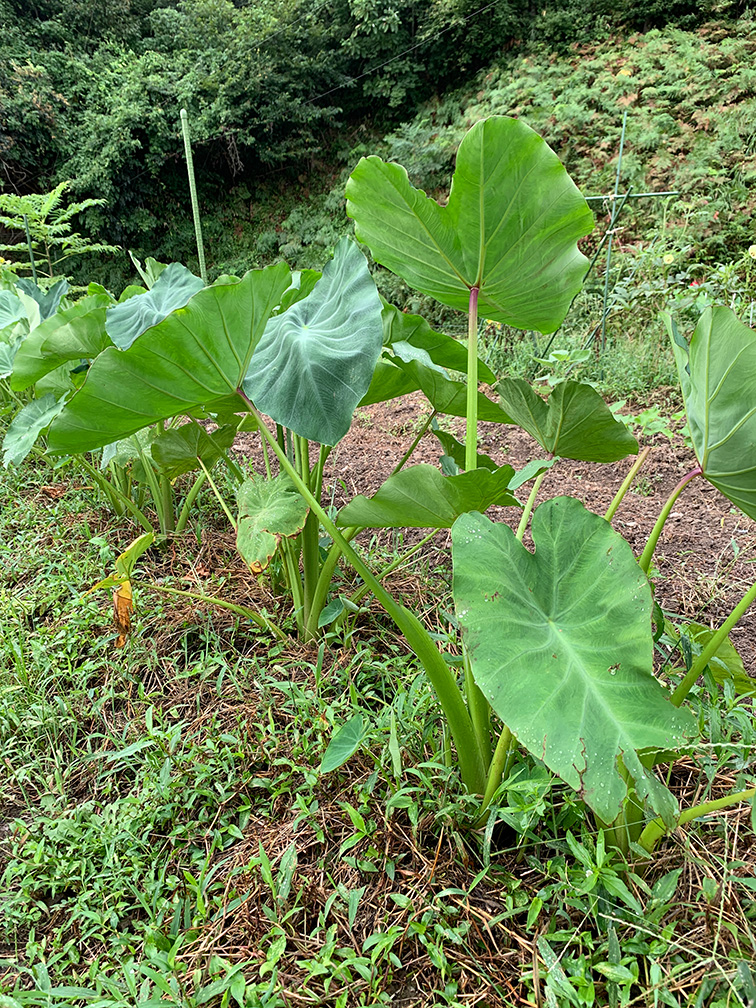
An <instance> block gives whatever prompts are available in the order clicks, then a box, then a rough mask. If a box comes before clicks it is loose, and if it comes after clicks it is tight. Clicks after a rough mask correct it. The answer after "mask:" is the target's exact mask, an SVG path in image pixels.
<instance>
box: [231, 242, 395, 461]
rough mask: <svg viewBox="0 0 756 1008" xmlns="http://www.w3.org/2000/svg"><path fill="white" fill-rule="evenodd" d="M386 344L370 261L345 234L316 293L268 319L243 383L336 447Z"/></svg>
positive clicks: (282, 418) (259, 400)
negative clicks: (368, 262)
mask: <svg viewBox="0 0 756 1008" xmlns="http://www.w3.org/2000/svg"><path fill="white" fill-rule="evenodd" d="M382 345H383V323H382V321H381V301H380V298H379V296H378V291H377V290H376V287H375V283H374V282H373V278H372V277H371V276H370V271H369V270H368V267H367V261H366V259H365V257H364V255H363V254H362V253H361V252H360V250H359V249H358V248H357V246H356V245H355V244H354V242H351V241H349V240H348V239H342V240H341V241H340V242H339V244H338V245H337V246H336V251H335V253H334V257H333V259H332V260H331V262H329V263H328V264H327V265H326V267H325V269H324V270H323V275H322V277H321V278H320V280H318V282H317V283H316V284H315V286H314V288H313V290H312V293H311V294H310V295H309V296H308V297H307V298H305V299H304V300H303V301H297V302H296V303H295V304H293V305H292V306H291V308H289V309H288V310H287V311H285V312H283V313H282V314H281V315H276V316H275V317H274V318H272V319H271V320H270V321H269V322H268V325H267V327H266V329H265V333H264V334H263V337H262V339H261V340H260V342H259V344H258V346H257V349H256V350H255V353H254V356H253V357H252V361H251V363H250V366H249V369H248V371H247V375H246V377H245V379H244V383H243V386H242V388H243V390H244V394H245V395H247V396H248V397H249V398H250V399H251V400H252V401H253V402H254V404H255V406H257V408H258V409H259V410H261V411H262V412H263V413H267V415H268V416H269V417H271V418H272V419H273V420H275V421H276V423H279V424H282V425H283V426H284V427H288V428H289V429H290V430H293V431H294V432H295V433H297V434H299V435H301V436H302V437H305V438H307V439H308V440H310V441H317V442H319V443H320V444H327V445H334V444H337V443H338V442H339V441H340V440H341V439H342V438H343V437H344V435H345V434H346V432H347V431H348V430H349V425H350V424H351V422H352V414H353V413H354V411H355V409H356V407H357V404H358V403H359V401H360V400H361V399H362V397H363V396H364V395H365V393H366V392H367V390H368V388H369V386H370V380H371V378H372V376H373V371H374V369H375V365H376V361H377V360H378V357H379V355H380V353H381V348H382Z"/></svg>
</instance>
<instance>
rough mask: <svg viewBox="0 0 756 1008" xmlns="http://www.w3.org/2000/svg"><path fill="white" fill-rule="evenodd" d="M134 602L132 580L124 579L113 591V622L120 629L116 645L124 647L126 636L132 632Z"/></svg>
mask: <svg viewBox="0 0 756 1008" xmlns="http://www.w3.org/2000/svg"><path fill="white" fill-rule="evenodd" d="M133 608H134V602H133V598H132V594H131V582H130V581H124V582H123V584H122V585H119V586H118V588H116V589H114V591H113V623H114V624H115V628H116V630H117V631H118V637H117V638H116V642H115V646H116V647H117V648H122V647H123V646H124V644H125V643H126V638H127V637H128V636H129V634H130V633H131V612H132V610H133Z"/></svg>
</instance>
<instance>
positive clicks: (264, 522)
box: [236, 473, 307, 574]
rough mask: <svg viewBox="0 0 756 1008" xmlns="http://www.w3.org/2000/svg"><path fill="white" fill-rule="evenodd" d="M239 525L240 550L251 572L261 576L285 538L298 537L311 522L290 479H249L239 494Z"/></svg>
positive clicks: (238, 544) (303, 503)
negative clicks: (307, 523) (308, 521)
mask: <svg viewBox="0 0 756 1008" xmlns="http://www.w3.org/2000/svg"><path fill="white" fill-rule="evenodd" d="M236 499H237V502H238V505H239V523H238V526H237V529H236V548H237V549H238V550H239V553H240V555H241V557H242V559H243V560H244V562H245V563H246V564H248V565H249V568H250V570H251V571H252V572H253V573H254V574H260V573H262V571H264V570H265V568H266V567H267V566H268V564H269V563H270V561H271V560H272V559H273V555H274V554H275V552H276V549H277V548H278V544H279V542H280V541H281V539H282V538H284V537H287V538H288V537H291V536H295V535H297V534H298V533H299V532H301V531H302V529H303V528H304V525H305V521H306V520H307V503H306V502H305V501H304V499H303V498H302V497H301V495H300V494H299V492H298V491H297V489H296V487H295V486H294V484H293V483H292V481H291V480H290V479H289V477H288V476H287V475H286V473H279V475H278V476H276V477H274V478H273V479H270V480H266V479H263V478H262V477H251V478H250V479H246V480H245V481H244V482H243V483H242V485H241V486H240V487H239V490H238V491H237V494H236Z"/></svg>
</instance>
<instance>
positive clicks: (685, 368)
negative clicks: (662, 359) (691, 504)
mask: <svg viewBox="0 0 756 1008" xmlns="http://www.w3.org/2000/svg"><path fill="white" fill-rule="evenodd" d="M664 320H665V323H666V326H667V330H668V332H669V334H670V337H671V339H672V349H673V350H674V353H675V359H676V361H677V370H678V373H679V375H680V385H681V387H682V393H683V398H684V399H685V411H686V413H687V415H688V427H689V429H690V437H691V440H692V441H693V448H694V450H695V453H696V458H697V459H698V461H699V464H700V466H701V469H702V470H703V474H704V476H705V477H706V479H707V480H708V481H709V482H710V483H713V484H714V486H715V487H716V488H717V490H719V491H720V492H721V493H723V494H724V495H725V497H727V499H728V500H730V501H732V503H733V504H735V505H737V506H738V507H739V508H740V509H741V510H742V511H744V512H745V513H746V514H747V515H748V517H749V518H754V519H756V455H754V445H755V444H756V331H754V330H753V329H750V328H749V327H748V326H747V325H744V324H743V323H742V322H740V321H739V319H738V318H737V317H736V316H735V314H734V313H733V312H732V311H730V309H729V308H722V307H715V308H707V309H706V311H705V312H704V313H703V315H702V316H701V318H700V320H699V322H698V325H697V326H696V328H695V331H694V333H693V335H692V337H691V340H690V346H688V345H687V343H686V342H685V339H684V338H683V337H682V336H681V335H680V333H679V332H678V330H677V327H676V325H675V323H674V322H673V320H672V319H671V318H670V316H669V315H664Z"/></svg>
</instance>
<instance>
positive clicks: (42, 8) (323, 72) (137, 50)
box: [0, 0, 738, 246]
mask: <svg viewBox="0 0 756 1008" xmlns="http://www.w3.org/2000/svg"><path fill="white" fill-rule="evenodd" d="M714 5H715V0H704V2H697V0H673V2H671V3H662V2H661V0H641V2H639V3H636V2H630V0H621V2H619V3H611V2H610V0H588V2H580V3H576V2H575V0H548V2H547V3H546V4H545V6H543V5H538V7H537V8H536V7H535V6H534V5H532V4H531V3H530V2H528V0H493V2H488V3H486V2H485V0H430V2H423V3H421V2H419V0H325V2H320V3H318V2H317V0H316V2H315V3H306V2H304V0H256V2H255V3H245V2H243V0H237V2H236V3H233V2H231V0H178V2H175V0H173V2H172V0H34V2H29V0H0V59H1V63H0V65H2V67H3V73H2V75H1V76H0V190H4V191H6V192H17V193H28V192H43V191H46V190H48V189H50V188H52V187H53V186H54V185H56V184H58V183H59V182H61V181H62V180H66V179H70V180H71V182H72V184H71V192H72V195H73V196H74V197H76V198H92V197H96V198H102V199H105V200H106V201H107V210H100V211H98V210H91V211H90V218H89V221H88V224H89V226H90V228H96V229H97V231H98V233H99V234H100V235H101V236H102V237H103V238H105V239H107V240H108V241H111V242H116V243H119V244H122V245H124V246H128V245H131V246H138V245H142V244H145V243H149V242H156V241H159V240H160V235H161V232H163V233H164V230H165V229H166V228H167V227H169V226H170V225H169V222H170V220H171V217H172V216H180V215H182V214H185V213H186V201H187V196H186V184H185V168H184V164H183V155H182V146H181V142H180V136H179V116H178V111H179V109H180V108H181V107H185V108H186V109H187V110H188V112H189V118H190V121H191V126H192V137H193V142H194V145H195V151H196V154H195V158H196V162H197V167H198V170H199V172H200V177H201V180H202V185H203V189H204V191H205V192H206V193H207V192H213V191H215V192H216V193H217V194H221V193H227V192H228V190H229V188H230V187H231V186H233V185H235V184H239V183H240V182H245V183H246V184H252V183H253V181H254V179H255V178H257V177H258V176H259V173H260V172H261V171H268V172H269V171H270V170H271V169H291V170H293V171H295V172H296V171H297V170H301V168H299V169H298V166H302V165H304V166H306V167H309V166H310V164H311V159H312V158H313V157H315V156H316V155H318V154H319V152H321V151H322V150H324V149H328V148H329V147H332V146H333V145H334V144H337V143H338V139H339V136H340V133H341V132H342V131H344V130H347V129H348V128H350V127H351V126H353V125H354V124H355V123H359V122H361V121H364V120H368V121H369V122H370V123H371V124H372V125H373V126H374V127H376V128H378V129H388V128H391V127H392V126H393V125H394V124H396V123H397V122H398V121H400V120H401V119H402V118H406V116H407V115H408V114H410V113H411V112H412V111H413V110H414V109H415V108H416V107H417V104H418V103H419V102H421V101H422V100H423V99H425V98H427V97H429V96H430V95H432V94H436V93H441V92H443V90H444V89H445V88H446V87H448V86H451V85H457V84H459V83H460V82H461V81H462V80H465V79H469V78H470V77H471V76H472V75H473V74H474V73H475V71H477V70H478V69H479V68H480V67H482V66H485V65H487V64H488V63H489V62H491V61H492V60H495V59H497V58H498V57H500V56H501V55H502V54H505V53H507V52H509V51H512V50H517V49H519V48H521V47H523V46H531V47H532V46H538V45H549V46H551V47H552V48H556V49H559V48H560V47H562V48H563V47H565V46H567V45H569V44H572V43H574V42H575V41H577V40H579V39H581V38H585V37H590V36H596V34H597V33H601V32H604V33H608V32H610V31H612V30H616V28H617V27H626V28H628V29H633V28H648V27H654V26H658V25H660V24H662V23H664V22H668V21H670V20H672V21H675V22H676V23H678V24H681V25H684V26H686V27H687V26H691V27H692V26H693V25H694V24H696V23H698V22H700V21H701V20H703V19H705V18H706V17H707V16H711V14H712V12H713V11H714ZM724 7H726V8H727V11H725V13H728V12H729V13H733V14H735V13H737V10H736V8H737V7H738V4H737V2H730V0H724ZM724 7H723V3H722V2H718V3H716V13H717V14H718V15H721V13H722V11H723V9H724Z"/></svg>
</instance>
